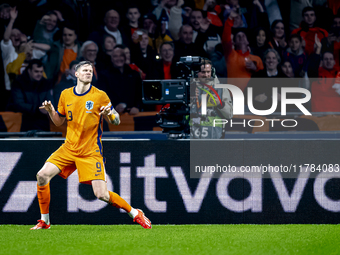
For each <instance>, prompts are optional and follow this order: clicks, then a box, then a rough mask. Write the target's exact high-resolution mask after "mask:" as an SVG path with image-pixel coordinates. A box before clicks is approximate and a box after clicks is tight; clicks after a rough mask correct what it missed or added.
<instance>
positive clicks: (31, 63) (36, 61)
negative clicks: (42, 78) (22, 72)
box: [27, 59, 43, 70]
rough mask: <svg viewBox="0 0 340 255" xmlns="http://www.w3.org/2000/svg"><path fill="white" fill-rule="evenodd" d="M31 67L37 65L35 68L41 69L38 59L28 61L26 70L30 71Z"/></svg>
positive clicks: (41, 64)
mask: <svg viewBox="0 0 340 255" xmlns="http://www.w3.org/2000/svg"><path fill="white" fill-rule="evenodd" d="M33 65H37V67H42V66H43V63H42V62H41V60H40V59H32V60H30V61H28V66H27V70H32V68H33Z"/></svg>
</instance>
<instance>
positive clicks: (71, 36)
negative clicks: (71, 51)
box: [63, 27, 77, 46]
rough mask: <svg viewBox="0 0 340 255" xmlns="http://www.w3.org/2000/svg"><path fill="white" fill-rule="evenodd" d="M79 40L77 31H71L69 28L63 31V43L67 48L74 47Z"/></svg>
mask: <svg viewBox="0 0 340 255" xmlns="http://www.w3.org/2000/svg"><path fill="white" fill-rule="evenodd" d="M76 39H77V35H76V31H74V30H72V29H69V28H67V27H65V28H64V30H63V42H64V44H65V45H66V46H72V45H74V43H75V41H76Z"/></svg>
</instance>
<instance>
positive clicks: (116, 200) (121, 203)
mask: <svg viewBox="0 0 340 255" xmlns="http://www.w3.org/2000/svg"><path fill="white" fill-rule="evenodd" d="M109 194H110V201H109V203H110V204H111V205H112V206H114V207H117V208H123V209H124V210H125V211H126V212H130V211H131V205H129V204H128V203H127V202H126V201H125V200H124V199H123V198H121V197H120V196H119V195H118V194H117V193H114V192H112V191H109Z"/></svg>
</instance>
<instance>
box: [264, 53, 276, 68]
mask: <svg viewBox="0 0 340 255" xmlns="http://www.w3.org/2000/svg"><path fill="white" fill-rule="evenodd" d="M265 64H266V68H267V70H268V71H273V70H276V69H277V65H278V64H279V62H278V60H277V57H276V55H275V53H274V52H268V54H267V56H266V58H265Z"/></svg>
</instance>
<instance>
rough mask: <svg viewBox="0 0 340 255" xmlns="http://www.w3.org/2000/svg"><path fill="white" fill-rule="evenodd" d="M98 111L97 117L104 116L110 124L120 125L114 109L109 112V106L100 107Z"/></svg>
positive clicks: (117, 114)
mask: <svg viewBox="0 0 340 255" xmlns="http://www.w3.org/2000/svg"><path fill="white" fill-rule="evenodd" d="M100 110H101V112H100V113H99V115H102V114H104V115H106V116H107V118H108V119H109V121H110V123H111V124H114V125H119V124H120V119H119V113H118V112H117V111H116V110H115V109H114V108H112V110H111V106H102V107H100Z"/></svg>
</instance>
